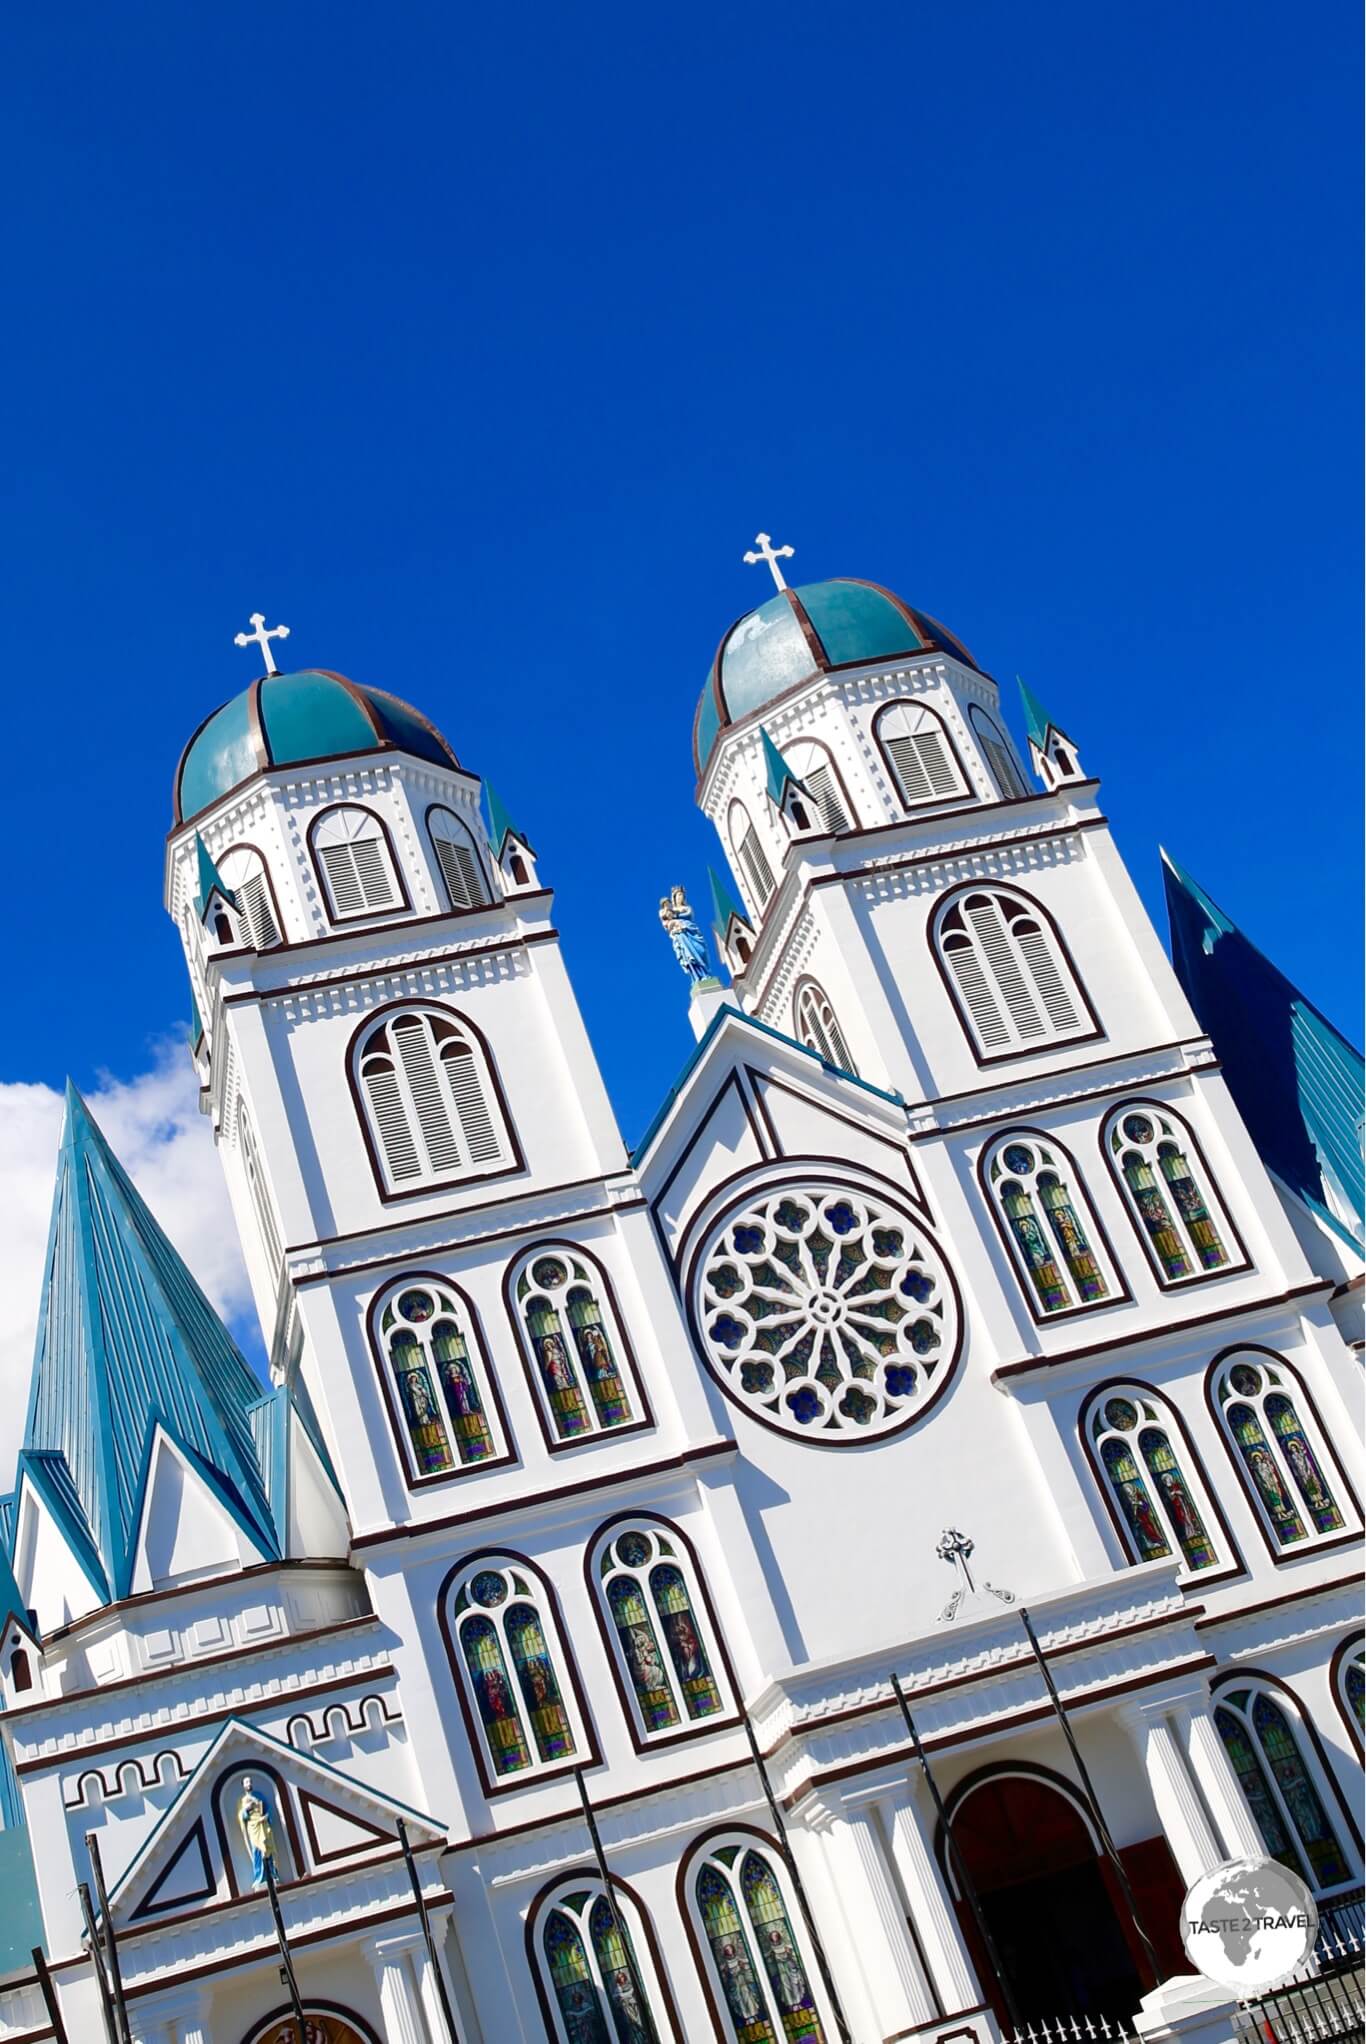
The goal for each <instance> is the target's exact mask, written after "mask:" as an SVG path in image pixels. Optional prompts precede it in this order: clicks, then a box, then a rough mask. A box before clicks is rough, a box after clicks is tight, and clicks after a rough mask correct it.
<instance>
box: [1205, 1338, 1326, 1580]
mask: <svg viewBox="0 0 1366 2044" xmlns="http://www.w3.org/2000/svg"><path fill="white" fill-rule="evenodd" d="M1211 1391H1212V1396H1213V1401H1214V1409H1215V1411H1216V1412H1217V1413H1218V1415H1219V1419H1220V1422H1221V1424H1222V1426H1223V1429H1224V1438H1225V1440H1226V1441H1227V1443H1228V1445H1229V1448H1230V1451H1231V1453H1232V1455H1233V1460H1234V1463H1235V1464H1236V1466H1237V1469H1238V1473H1239V1475H1240V1476H1241V1477H1242V1479H1243V1484H1244V1488H1245V1489H1246V1490H1247V1491H1248V1493H1249V1495H1250V1496H1251V1498H1252V1502H1253V1508H1254V1510H1255V1511H1256V1513H1257V1516H1258V1518H1259V1519H1260V1521H1261V1523H1262V1525H1263V1526H1264V1527H1265V1528H1266V1529H1267V1531H1268V1533H1269V1534H1270V1536H1271V1544H1272V1551H1273V1553H1274V1552H1276V1551H1277V1550H1278V1549H1280V1548H1283V1547H1300V1546H1303V1545H1305V1544H1306V1543H1308V1542H1312V1541H1315V1540H1321V1539H1326V1538H1327V1537H1329V1536H1330V1535H1331V1534H1334V1533H1340V1532H1341V1531H1342V1529H1343V1527H1344V1525H1345V1524H1346V1521H1345V1519H1344V1517H1343V1508H1342V1505H1341V1504H1340V1503H1339V1501H1338V1497H1337V1496H1336V1495H1335V1484H1334V1480H1333V1477H1332V1476H1330V1474H1329V1472H1330V1470H1331V1469H1332V1467H1333V1464H1332V1460H1331V1458H1330V1456H1329V1454H1328V1452H1327V1449H1326V1444H1325V1443H1324V1441H1323V1438H1322V1435H1321V1434H1320V1432H1319V1428H1318V1424H1317V1421H1316V1420H1315V1418H1314V1416H1313V1414H1312V1413H1311V1411H1310V1408H1309V1405H1308V1402H1307V1400H1306V1399H1305V1397H1304V1393H1303V1392H1302V1390H1301V1389H1300V1387H1299V1385H1298V1384H1297V1383H1296V1382H1295V1380H1294V1378H1293V1377H1292V1376H1291V1374H1290V1372H1289V1370H1288V1369H1287V1368H1286V1365H1285V1364H1284V1362H1282V1360H1281V1358H1280V1357H1279V1356H1270V1355H1266V1354H1264V1353H1263V1352H1262V1351H1261V1350H1260V1349H1243V1350H1241V1351H1239V1353H1237V1354H1236V1355H1232V1356H1228V1357H1225V1358H1224V1359H1223V1360H1221V1361H1220V1362H1219V1363H1218V1364H1217V1365H1216V1367H1215V1371H1214V1377H1213V1381H1212V1385H1211Z"/></svg>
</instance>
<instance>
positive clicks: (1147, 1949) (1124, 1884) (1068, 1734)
mask: <svg viewBox="0 0 1366 2044" xmlns="http://www.w3.org/2000/svg"><path fill="white" fill-rule="evenodd" d="M1020 1616H1021V1618H1022V1619H1023V1620H1024V1629H1025V1631H1026V1633H1027V1634H1028V1635H1029V1644H1030V1646H1031V1648H1032V1649H1033V1652H1034V1659H1035V1660H1036V1661H1037V1662H1038V1664H1039V1673H1040V1674H1041V1675H1042V1676H1043V1680H1044V1687H1045V1689H1047V1691H1048V1696H1049V1701H1050V1702H1051V1703H1052V1705H1053V1713H1054V1715H1055V1717H1056V1718H1057V1720H1058V1723H1059V1724H1060V1725H1061V1726H1062V1732H1063V1737H1064V1738H1065V1739H1066V1741H1067V1746H1068V1750H1069V1752H1070V1753H1071V1755H1072V1759H1073V1761H1074V1762H1075V1763H1076V1769H1077V1773H1078V1775H1079V1776H1080V1778H1081V1787H1082V1793H1083V1795H1084V1796H1085V1797H1086V1800H1087V1803H1088V1804H1089V1805H1090V1809H1091V1815H1092V1817H1093V1818H1094V1820H1095V1826H1096V1830H1097V1831H1098V1832H1099V1833H1100V1842H1101V1845H1102V1847H1103V1848H1104V1851H1105V1856H1106V1858H1107V1859H1108V1860H1109V1862H1110V1864H1111V1866H1112V1867H1113V1868H1114V1870H1115V1879H1116V1880H1117V1881H1118V1882H1119V1885H1120V1888H1121V1890H1122V1891H1123V1895H1124V1900H1125V1902H1126V1903H1127V1904H1128V1909H1129V1914H1130V1916H1131V1917H1132V1918H1133V1924H1134V1929H1135V1930H1136V1931H1137V1932H1138V1941H1139V1943H1140V1944H1141V1945H1142V1947H1143V1950H1144V1953H1145V1955H1146V1957H1147V1961H1148V1967H1149V1971H1150V1972H1151V1974H1152V1979H1151V1981H1150V1983H1149V1985H1150V1986H1153V1987H1156V1986H1158V1985H1159V1984H1160V1982H1161V1979H1162V1971H1161V1968H1160V1967H1159V1965H1158V1963H1157V1953H1156V1952H1155V1951H1154V1950H1153V1946H1152V1940H1151V1939H1150V1938H1149V1936H1148V1933H1147V1931H1146V1930H1144V1928H1143V1919H1142V1918H1141V1917H1140V1915H1139V1913H1138V1904H1137V1903H1136V1902H1135V1901H1134V1891H1133V1889H1132V1888H1131V1887H1130V1885H1129V1876H1128V1874H1127V1873H1126V1872H1125V1868H1124V1862H1123V1860H1122V1859H1121V1858H1120V1856H1119V1850H1118V1848H1117V1846H1116V1845H1115V1841H1114V1839H1113V1838H1112V1837H1111V1836H1110V1827H1109V1825H1108V1824H1107V1823H1106V1821H1105V1812H1104V1811H1103V1810H1102V1809H1101V1807H1100V1799H1099V1797H1098V1796H1097V1794H1096V1791H1095V1788H1094V1786H1093V1784H1092V1781H1091V1777H1090V1775H1089V1774H1088V1773H1087V1771H1086V1762H1085V1761H1084V1760H1083V1759H1082V1757H1081V1748H1080V1747H1079V1746H1078V1744H1077V1741H1076V1737H1075V1735H1074V1734H1073V1731H1072V1726H1071V1724H1070V1722H1069V1721H1068V1716H1067V1712H1066V1711H1065V1710H1064V1709H1063V1703H1062V1698H1061V1697H1060V1696H1059V1694H1058V1690H1057V1684H1056V1683H1055V1682H1054V1680H1053V1676H1052V1672H1051V1670H1050V1669H1049V1666H1048V1663H1047V1661H1046V1660H1045V1659H1044V1656H1043V1648H1042V1647H1041V1646H1040V1645H1039V1636H1038V1634H1037V1633H1036V1632H1035V1630H1034V1626H1033V1623H1032V1622H1031V1620H1030V1616H1029V1613H1028V1612H1027V1611H1026V1610H1025V1608H1024V1606H1023V1604H1022V1605H1021V1606H1020Z"/></svg>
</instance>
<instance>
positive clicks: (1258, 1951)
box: [1181, 1859, 1319, 1998]
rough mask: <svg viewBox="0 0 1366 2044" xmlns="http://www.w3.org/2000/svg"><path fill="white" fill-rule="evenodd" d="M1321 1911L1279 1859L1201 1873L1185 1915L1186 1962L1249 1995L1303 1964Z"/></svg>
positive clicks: (1227, 1862) (1261, 1991)
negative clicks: (1187, 1960) (1188, 1961)
mask: <svg viewBox="0 0 1366 2044" xmlns="http://www.w3.org/2000/svg"><path fill="white" fill-rule="evenodd" d="M1318 1933H1319V1914H1318V1910H1317V1908H1316V1907H1315V1904H1314V1898H1313V1896H1312V1895H1311V1894H1310V1892H1309V1890H1308V1888H1307V1887H1306V1886H1305V1884H1304V1882H1303V1881H1302V1880H1301V1879H1300V1877H1299V1875H1298V1874H1295V1873H1292V1872H1291V1870H1290V1869H1289V1867H1283V1866H1282V1865H1281V1863H1280V1861H1279V1860H1274V1859H1231V1860H1225V1862H1224V1864H1223V1865H1222V1866H1218V1867H1215V1868H1213V1869H1212V1871H1211V1872H1209V1873H1208V1874H1202V1875H1201V1877H1200V1879H1199V1880H1198V1881H1196V1882H1195V1883H1194V1885H1193V1886H1192V1887H1191V1889H1190V1890H1189V1892H1188V1894H1187V1896H1186V1900H1185V1903H1184V1904H1183V1906H1182V1910H1181V1942H1182V1944H1183V1945H1184V1946H1185V1949H1186V1957H1187V1958H1188V1959H1189V1960H1190V1962H1191V1964H1192V1965H1193V1966H1194V1967H1195V1968H1196V1970H1197V1971H1198V1972H1200V1973H1203V1974H1204V1975H1205V1977H1206V1979H1208V1980H1213V1981H1214V1982H1215V1983H1216V1984H1217V1985H1218V1986H1220V1987H1226V1988H1228V1989H1229V1990H1230V1992H1232V1993H1234V1994H1237V1995H1239V1996H1241V1997H1243V1998H1246V1997H1248V1996H1249V1995H1254V1994H1264V1993H1265V1992H1266V1990H1267V1989H1268V1988H1271V1987H1276V1986H1278V1985H1279V1984H1280V1982H1281V1981H1283V1980H1286V1979H1288V1978H1289V1976H1290V1975H1291V1974H1292V1973H1294V1972H1295V1971H1296V1969H1297V1968H1298V1967H1300V1966H1302V1965H1303V1964H1304V1963H1305V1961H1306V1959H1308V1957H1309V1955H1310V1953H1311V1952H1312V1951H1313V1949H1314V1941H1315V1939H1316V1938H1317V1937H1318Z"/></svg>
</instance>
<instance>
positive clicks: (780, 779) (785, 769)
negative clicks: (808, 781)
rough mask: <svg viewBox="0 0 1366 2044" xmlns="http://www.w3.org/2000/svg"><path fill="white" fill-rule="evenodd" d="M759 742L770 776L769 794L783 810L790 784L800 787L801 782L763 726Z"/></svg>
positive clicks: (766, 771)
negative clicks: (786, 790)
mask: <svg viewBox="0 0 1366 2044" xmlns="http://www.w3.org/2000/svg"><path fill="white" fill-rule="evenodd" d="M759 741H760V743H761V745H762V746H763V749H764V772H765V773H766V774H767V776H768V792H769V794H770V795H771V796H772V798H773V800H774V801H775V802H776V803H777V805H778V807H779V808H780V809H781V808H782V806H783V791H784V790H785V788H786V787H787V784H788V782H789V781H791V782H792V783H793V784H794V786H796V787H800V786H801V782H800V781H799V780H798V779H797V776H796V775H795V774H794V773H793V771H792V769H791V767H790V766H789V765H788V763H787V761H786V760H785V759H784V758H783V756H782V754H781V753H780V752H779V750H778V748H777V746H776V745H775V744H774V743H773V740H772V739H771V738H770V737H769V735H768V732H767V731H766V730H765V729H764V726H763V725H762V724H761V725H760V726H759Z"/></svg>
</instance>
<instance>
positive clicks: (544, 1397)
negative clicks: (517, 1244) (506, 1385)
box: [511, 1243, 639, 1446]
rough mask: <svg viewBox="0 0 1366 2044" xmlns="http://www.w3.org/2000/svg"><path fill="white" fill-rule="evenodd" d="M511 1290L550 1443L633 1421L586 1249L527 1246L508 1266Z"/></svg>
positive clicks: (625, 1378)
mask: <svg viewBox="0 0 1366 2044" xmlns="http://www.w3.org/2000/svg"><path fill="white" fill-rule="evenodd" d="M511 1293H512V1301H513V1312H514V1316H515V1318H516V1320H517V1324H518V1328H519V1331H520V1333H521V1336H522V1340H523V1344H524V1346H525V1349H526V1353H527V1356H528V1359H529V1362H530V1365H531V1377H532V1383H533V1386H534V1388H535V1391H536V1399H537V1410H538V1412H540V1413H541V1415H542V1418H543V1422H544V1424H545V1425H546V1429H547V1434H548V1437H549V1439H550V1442H551V1445H552V1446H555V1445H557V1444H560V1443H566V1442H572V1441H580V1440H584V1439H586V1438H587V1437H588V1436H589V1435H590V1434H603V1433H611V1432H612V1431H614V1430H615V1429H616V1428H618V1427H627V1426H631V1425H633V1424H635V1423H636V1422H637V1421H638V1419H639V1413H638V1410H637V1409H636V1405H635V1401H634V1398H633V1389H632V1386H631V1383H630V1379H629V1375H628V1364H627V1359H626V1344H625V1341H624V1340H623V1338H622V1334H621V1329H620V1327H619V1326H618V1324H617V1319H616V1314H615V1312H614V1311H613V1308H612V1304H611V1300H610V1297H609V1294H608V1290H607V1285H606V1281H605V1280H604V1278H603V1275H602V1272H601V1271H600V1270H599V1269H598V1268H597V1266H596V1265H595V1264H594V1263H593V1262H592V1261H591V1259H590V1258H589V1257H588V1256H587V1255H586V1253H585V1252H584V1251H583V1250H581V1249H578V1248H574V1249H570V1248H567V1247H565V1246H564V1245H563V1244H560V1243H554V1244H550V1245H547V1246H544V1247H541V1248H539V1249H533V1250H531V1251H529V1252H528V1254H527V1255H525V1256H524V1257H522V1259H521V1260H520V1262H519V1263H517V1264H516V1265H515V1266H514V1269H513V1274H512V1283H511Z"/></svg>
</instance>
